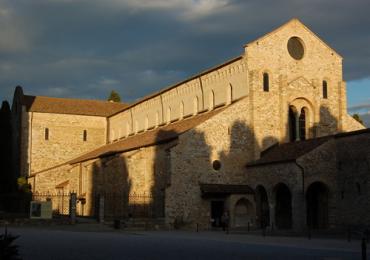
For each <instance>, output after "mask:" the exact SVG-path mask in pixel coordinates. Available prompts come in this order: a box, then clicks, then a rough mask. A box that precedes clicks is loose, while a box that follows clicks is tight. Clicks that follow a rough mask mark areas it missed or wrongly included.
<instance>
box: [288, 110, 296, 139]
mask: <svg viewBox="0 0 370 260" xmlns="http://www.w3.org/2000/svg"><path fill="white" fill-rule="evenodd" d="M296 118H297V110H296V108H295V107H293V106H290V107H289V140H290V141H291V142H294V141H295V140H296V139H297V119H296Z"/></svg>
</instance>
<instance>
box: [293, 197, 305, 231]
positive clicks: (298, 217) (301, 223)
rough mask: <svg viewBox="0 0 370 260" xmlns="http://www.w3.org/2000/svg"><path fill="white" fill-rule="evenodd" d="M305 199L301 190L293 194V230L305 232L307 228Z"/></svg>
mask: <svg viewBox="0 0 370 260" xmlns="http://www.w3.org/2000/svg"><path fill="white" fill-rule="evenodd" d="M305 205H306V203H305V198H304V195H303V193H302V191H301V190H294V191H293V192H292V222H293V223H292V228H293V229H294V230H297V231H303V230H304V229H305V228H306V207H305Z"/></svg>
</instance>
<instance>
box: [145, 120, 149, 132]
mask: <svg viewBox="0 0 370 260" xmlns="http://www.w3.org/2000/svg"><path fill="white" fill-rule="evenodd" d="M148 128H149V118H148V116H146V118H145V129H144V130H145V131H146V130H148Z"/></svg>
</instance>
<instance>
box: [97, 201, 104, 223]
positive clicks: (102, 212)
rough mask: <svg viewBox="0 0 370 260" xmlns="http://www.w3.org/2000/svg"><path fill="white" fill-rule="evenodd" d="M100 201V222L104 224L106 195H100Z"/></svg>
mask: <svg viewBox="0 0 370 260" xmlns="http://www.w3.org/2000/svg"><path fill="white" fill-rule="evenodd" d="M98 200H99V201H98V221H99V222H100V223H104V195H99V198H98Z"/></svg>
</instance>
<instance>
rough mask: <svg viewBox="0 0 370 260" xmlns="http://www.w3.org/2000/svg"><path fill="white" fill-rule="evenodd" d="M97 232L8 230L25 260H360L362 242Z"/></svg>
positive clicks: (215, 233)
mask: <svg viewBox="0 0 370 260" xmlns="http://www.w3.org/2000/svg"><path fill="white" fill-rule="evenodd" d="M96 227H97V226H91V227H87V226H85V227H84V228H80V227H75V228H73V227H71V226H66V227H65V228H64V227H46V228H45V227H43V228H35V227H14V228H9V231H10V232H11V233H12V234H16V235H20V238H19V239H18V240H17V244H18V245H19V246H20V253H21V256H22V257H23V259H39V260H42V259H214V260H216V259H223V260H225V259H326V260H329V259H361V251H360V241H358V240H352V241H351V242H347V241H345V240H344V239H342V240H339V239H317V238H316V239H311V240H308V239H307V238H302V237H277V236H273V237H271V236H266V237H263V236H261V235H256V234H255V235H249V234H235V233H231V234H225V233H223V232H220V231H203V232H199V233H196V232H189V231H124V230H119V231H116V230H113V229H109V228H107V227H106V226H104V227H101V228H100V229H99V228H98V229H97V228H96ZM369 259H370V258H369Z"/></svg>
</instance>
